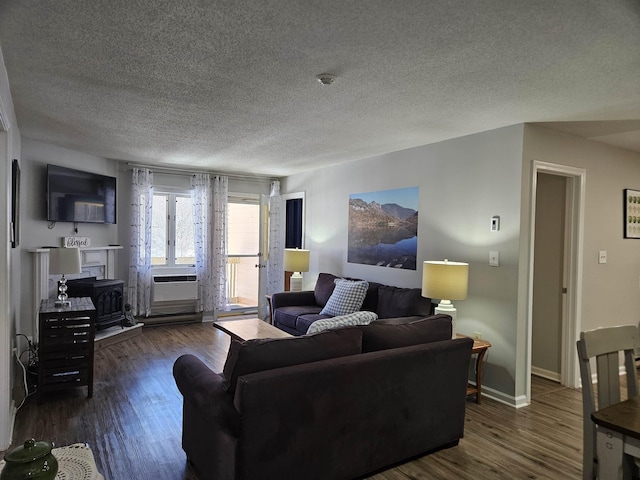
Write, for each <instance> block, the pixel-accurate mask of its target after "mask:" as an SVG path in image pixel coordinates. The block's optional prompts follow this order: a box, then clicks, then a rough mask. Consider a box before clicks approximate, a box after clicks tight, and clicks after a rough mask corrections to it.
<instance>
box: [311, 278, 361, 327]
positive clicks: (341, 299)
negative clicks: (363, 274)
mask: <svg viewBox="0 0 640 480" xmlns="http://www.w3.org/2000/svg"><path fill="white" fill-rule="evenodd" d="M335 282H336V287H335V288H334V289H333V293H332V294H331V296H330V297H329V300H328V301H327V304H326V305H325V306H324V308H323V309H322V311H321V312H320V315H331V316H332V317H337V316H338V315H349V314H350V313H353V312H357V311H358V310H360V307H361V306H362V302H364V297H365V295H366V294H367V289H368V288H369V282H367V281H366V280H345V279H344V278H339V279H337V280H336V281H335Z"/></svg>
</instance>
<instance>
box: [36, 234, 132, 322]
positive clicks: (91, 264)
mask: <svg viewBox="0 0 640 480" xmlns="http://www.w3.org/2000/svg"><path fill="white" fill-rule="evenodd" d="M121 249H122V246H121V245H113V246H108V247H82V248H80V260H81V262H82V269H83V270H85V271H86V270H88V269H89V270H93V269H98V272H99V273H97V274H95V275H94V274H93V273H92V275H90V276H95V277H97V278H98V279H102V278H109V279H111V278H114V275H115V273H116V253H117V251H118V250H121ZM49 250H50V249H48V248H37V249H35V250H31V252H32V253H34V255H35V261H34V262H33V266H34V274H33V283H34V285H33V312H34V314H35V325H36V326H37V325H38V311H39V310H40V301H41V300H44V299H47V298H49ZM83 276H84V277H86V276H87V275H86V274H81V275H75V276H74V275H68V278H69V279H72V278H76V277H83Z"/></svg>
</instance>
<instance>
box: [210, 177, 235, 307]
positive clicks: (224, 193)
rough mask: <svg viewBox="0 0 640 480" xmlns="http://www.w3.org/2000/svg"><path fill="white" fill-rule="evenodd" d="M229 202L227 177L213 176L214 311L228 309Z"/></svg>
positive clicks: (212, 287) (212, 290)
mask: <svg viewBox="0 0 640 480" xmlns="http://www.w3.org/2000/svg"><path fill="white" fill-rule="evenodd" d="M228 202H229V179H228V177H225V176H220V175H216V176H215V177H213V219H212V222H211V223H212V225H211V226H212V228H213V252H212V253H213V255H212V257H213V268H212V282H211V294H212V295H213V306H214V307H215V309H216V311H223V312H224V311H229V310H231V307H230V305H229V298H228V296H227V204H228Z"/></svg>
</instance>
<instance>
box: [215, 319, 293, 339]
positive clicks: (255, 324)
mask: <svg viewBox="0 0 640 480" xmlns="http://www.w3.org/2000/svg"><path fill="white" fill-rule="evenodd" d="M213 326H214V327H215V328H217V329H218V330H222V331H223V332H225V333H228V334H229V335H231V338H233V339H236V340H240V341H244V340H252V339H254V338H286V337H292V336H293V335H290V334H288V333H287V332H285V331H283V330H280V329H279V328H277V327H274V326H273V325H270V324H269V323H267V322H265V321H263V320H260V319H259V318H247V319H242V320H219V321H216V322H213Z"/></svg>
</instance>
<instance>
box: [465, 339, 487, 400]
mask: <svg viewBox="0 0 640 480" xmlns="http://www.w3.org/2000/svg"><path fill="white" fill-rule="evenodd" d="M456 337H458V338H471V337H469V336H468V335H462V334H461V333H457V334H456ZM490 347H491V344H490V343H489V342H487V341H486V340H480V339H477V338H474V339H473V347H472V348H471V354H472V355H477V356H476V365H475V373H476V379H475V380H476V384H475V385H473V384H472V383H469V384H468V385H467V396H469V395H474V394H475V396H476V403H478V404H479V403H482V365H483V363H482V360H483V359H484V356H485V354H486V353H487V350H488V349H489V348H490Z"/></svg>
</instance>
